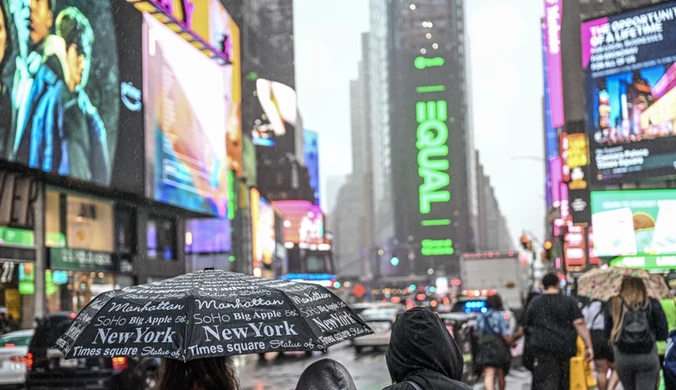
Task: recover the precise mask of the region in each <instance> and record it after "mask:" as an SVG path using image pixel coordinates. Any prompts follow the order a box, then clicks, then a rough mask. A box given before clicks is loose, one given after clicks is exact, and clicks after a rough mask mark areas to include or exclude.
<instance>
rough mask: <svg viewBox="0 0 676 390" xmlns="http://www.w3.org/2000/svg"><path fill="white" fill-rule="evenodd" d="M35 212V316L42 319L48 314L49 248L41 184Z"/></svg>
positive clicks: (43, 193)
mask: <svg viewBox="0 0 676 390" xmlns="http://www.w3.org/2000/svg"><path fill="white" fill-rule="evenodd" d="M34 211H35V302H34V305H33V315H34V317H35V318H41V317H42V316H44V315H45V314H46V312H47V311H46V309H45V307H46V306H47V305H46V303H47V299H46V294H45V271H46V270H47V248H46V247H45V186H44V184H40V190H39V194H38V199H37V200H36V201H35V203H34Z"/></svg>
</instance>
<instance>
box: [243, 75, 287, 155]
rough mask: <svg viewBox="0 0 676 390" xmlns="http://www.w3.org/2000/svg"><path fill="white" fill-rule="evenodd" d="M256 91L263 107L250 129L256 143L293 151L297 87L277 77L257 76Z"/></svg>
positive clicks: (259, 109) (259, 108)
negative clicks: (270, 78)
mask: <svg viewBox="0 0 676 390" xmlns="http://www.w3.org/2000/svg"><path fill="white" fill-rule="evenodd" d="M256 94H257V96H258V103H259V104H260V107H257V108H258V112H257V115H256V118H255V120H254V123H253V128H252V129H251V138H252V140H253V142H254V144H256V145H259V146H278V147H280V148H281V149H282V150H288V151H293V150H294V149H295V148H294V146H295V144H294V142H295V132H296V130H295V129H296V124H297V119H298V106H297V100H296V91H294V90H293V88H291V87H289V86H287V85H284V84H281V83H278V82H275V81H270V80H265V79H258V80H256Z"/></svg>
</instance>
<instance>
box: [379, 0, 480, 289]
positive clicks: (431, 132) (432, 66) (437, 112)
mask: <svg viewBox="0 0 676 390" xmlns="http://www.w3.org/2000/svg"><path fill="white" fill-rule="evenodd" d="M389 15H390V23H389V28H390V31H389V34H388V35H389V37H390V39H389V61H388V62H389V64H390V68H389V69H388V80H389V118H390V120H389V123H390V137H389V139H390V148H391V155H392V157H391V158H390V161H391V163H392V170H391V183H392V186H391V188H390V191H391V193H392V194H393V195H394V202H393V209H394V210H397V212H396V213H394V219H395V237H396V238H395V248H396V249H395V255H396V256H397V257H398V258H400V259H401V258H404V259H409V261H408V262H402V264H400V265H399V266H398V267H397V268H398V269H397V270H396V271H395V273H396V274H397V275H405V274H410V273H414V274H420V275H422V274H425V275H427V274H435V273H437V274H447V275H449V276H455V275H458V274H459V267H460V265H459V255H460V253H461V252H464V251H473V250H475V241H476V240H475V239H474V237H473V236H474V232H473V231H472V228H471V218H470V209H471V208H470V202H469V196H470V191H468V187H469V183H470V182H471V180H472V178H471V177H470V176H471V175H473V173H472V172H471V168H472V167H473V164H472V161H471V160H472V159H473V158H474V156H473V153H471V145H469V144H468V138H471V133H470V132H469V129H468V125H469V123H468V104H467V81H466V80H467V78H466V56H465V41H464V40H465V37H464V35H465V23H464V4H463V1H462V0H437V1H430V2H420V3H416V4H413V3H411V2H408V1H401V0H393V1H392V2H391V9H390V12H389Z"/></svg>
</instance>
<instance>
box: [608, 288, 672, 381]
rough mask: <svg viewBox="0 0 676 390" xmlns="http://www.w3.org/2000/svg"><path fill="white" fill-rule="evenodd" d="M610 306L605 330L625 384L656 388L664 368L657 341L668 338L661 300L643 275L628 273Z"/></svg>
mask: <svg viewBox="0 0 676 390" xmlns="http://www.w3.org/2000/svg"><path fill="white" fill-rule="evenodd" d="M609 307H610V310H609V311H608V313H607V315H606V319H605V320H606V324H605V325H606V326H605V333H606V336H607V337H608V338H609V339H610V340H611V342H612V343H613V352H614V357H615V370H616V371H617V374H618V375H619V377H620V382H621V383H622V386H623V388H624V389H625V390H648V389H655V388H656V387H657V379H658V378H659V374H660V368H661V367H660V361H659V358H658V356H657V348H656V341H662V340H666V338H667V320H666V318H665V316H664V311H662V307H661V306H660V303H659V302H658V301H657V300H655V299H652V298H650V297H649V296H648V290H647V289H646V286H645V283H644V281H643V280H642V279H639V278H635V277H625V278H624V279H623V280H622V285H621V287H620V293H619V295H618V296H615V297H613V298H611V300H610V302H609Z"/></svg>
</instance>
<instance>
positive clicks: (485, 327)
mask: <svg viewBox="0 0 676 390" xmlns="http://www.w3.org/2000/svg"><path fill="white" fill-rule="evenodd" d="M486 308H487V310H486V312H485V313H481V315H480V316H479V318H478V319H477V322H476V325H475V330H476V331H477V332H478V333H479V345H478V352H477V356H476V366H477V367H476V368H477V370H481V371H483V375H484V386H485V388H486V390H494V386H495V378H497V379H498V385H499V386H500V390H505V376H506V375H507V374H508V372H509V367H510V366H511V363H512V355H511V352H510V347H509V345H510V344H511V343H512V332H511V330H510V328H509V321H507V319H506V318H505V316H504V314H503V313H502V310H503V306H502V299H501V298H500V295H498V294H495V295H491V296H489V297H488V298H487V299H486Z"/></svg>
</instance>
